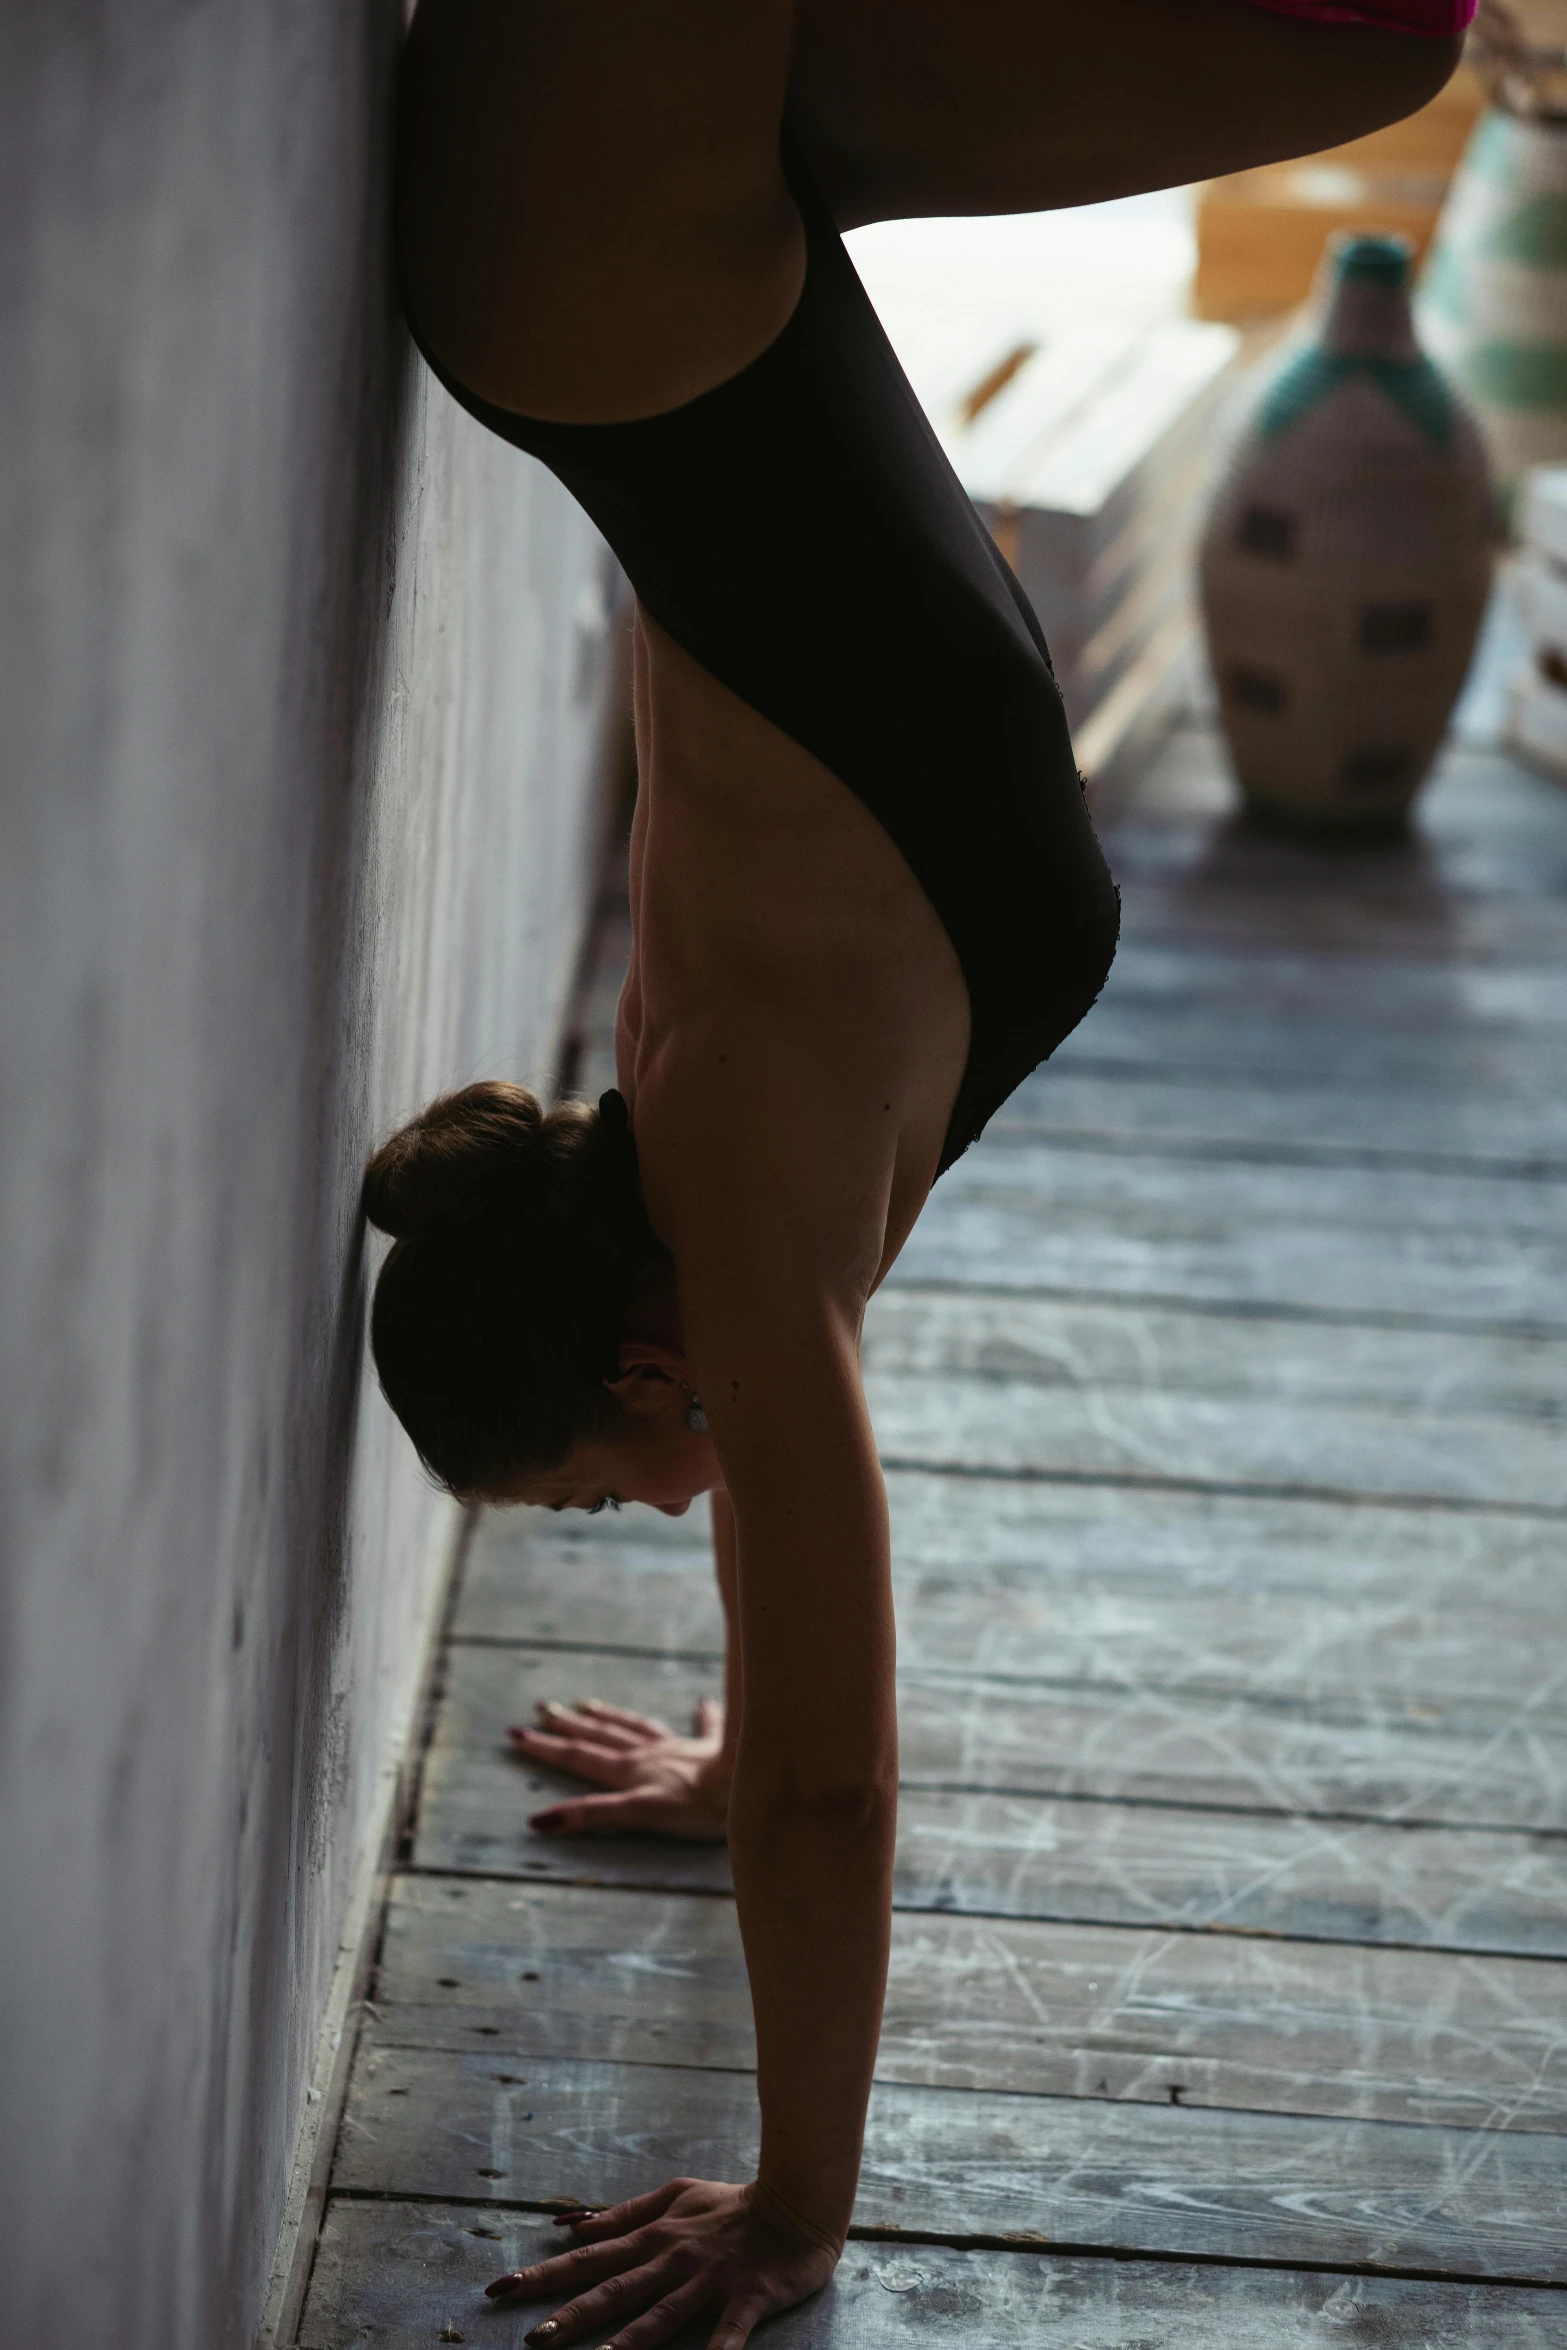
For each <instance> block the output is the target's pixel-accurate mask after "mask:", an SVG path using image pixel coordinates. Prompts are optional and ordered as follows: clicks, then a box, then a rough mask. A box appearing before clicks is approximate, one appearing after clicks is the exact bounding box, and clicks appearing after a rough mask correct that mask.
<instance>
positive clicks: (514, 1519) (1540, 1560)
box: [456, 1350, 1562, 1690]
mask: <svg viewBox="0 0 1567 2350" xmlns="http://www.w3.org/2000/svg"><path fill="white" fill-rule="evenodd" d="M1433 1351H1435V1350H1433ZM887 1495H888V1502H889V1505H890V1509H891V1516H892V1547H893V1571H894V1574H895V1575H896V1576H897V1578H898V1585H897V1596H898V1612H899V1626H898V1634H899V1655H900V1657H901V1658H902V1660H903V1661H904V1662H905V1663H906V1664H910V1665H917V1666H936V1665H945V1666H948V1667H950V1668H952V1669H953V1670H956V1671H974V1672H984V1671H987V1670H995V1671H998V1672H1001V1671H1006V1670H1007V1669H1008V1668H1009V1667H1014V1668H1016V1667H1018V1666H1019V1662H1020V1660H1021V1669H1023V1670H1029V1669H1032V1670H1036V1671H1041V1672H1043V1671H1048V1672H1050V1673H1051V1675H1052V1677H1059V1675H1060V1673H1061V1670H1062V1664H1061V1656H1060V1652H1059V1650H1058V1648H1057V1646H1056V1643H1057V1642H1059V1641H1065V1642H1067V1643H1070V1642H1071V1641H1072V1640H1073V1639H1074V1638H1075V1636H1076V1635H1075V1631H1074V1627H1075V1625H1076V1623H1077V1622H1078V1621H1079V1611H1080V1610H1084V1609H1090V1610H1091V1609H1093V1608H1095V1607H1098V1606H1105V1607H1108V1608H1110V1609H1113V1610H1115V1611H1116V1613H1117V1616H1118V1619H1119V1630H1120V1634H1121V1636H1122V1637H1123V1638H1124V1637H1130V1636H1132V1635H1133V1633H1134V1632H1135V1631H1136V1630H1137V1629H1138V1628H1139V1627H1148V1626H1151V1625H1156V1624H1157V1623H1159V1622H1160V1621H1161V1620H1162V1610H1163V1608H1164V1606H1165V1605H1166V1604H1168V1605H1169V1606H1171V1607H1173V1608H1176V1609H1179V1608H1181V1607H1183V1606H1184V1605H1185V1604H1186V1603H1187V1602H1188V1601H1194V1602H1195V1601H1198V1600H1204V1599H1219V1600H1222V1601H1223V1602H1224V1604H1225V1607H1226V1610H1227V1612H1228V1615H1229V1617H1230V1619H1231V1621H1232V1622H1234V1623H1236V1624H1237V1625H1239V1626H1241V1627H1242V1628H1241V1629H1239V1630H1238V1631H1237V1632H1236V1634H1235V1637H1236V1638H1237V1639H1239V1640H1240V1641H1242V1642H1247V1641H1249V1640H1251V1639H1252V1638H1253V1637H1254V1634H1253V1632H1252V1631H1251V1629H1249V1627H1251V1626H1254V1625H1255V1626H1259V1627H1260V1636H1261V1637H1266V1636H1267V1635H1268V1632H1269V1628H1270V1627H1272V1626H1275V1625H1277V1624H1278V1623H1279V1622H1280V1621H1281V1620H1282V1619H1281V1617H1280V1614H1279V1612H1278V1611H1280V1610H1281V1609H1282V1610H1288V1609H1289V1608H1291V1607H1293V1606H1299V1607H1302V1608H1309V1609H1310V1610H1311V1611H1312V1612H1313V1614H1314V1616H1315V1620H1316V1622H1317V1624H1318V1626H1319V1628H1320V1637H1321V1639H1322V1641H1323V1644H1324V1653H1326V1654H1327V1655H1328V1656H1329V1657H1330V1669H1331V1670H1332V1672H1333V1673H1334V1674H1335V1676H1337V1675H1339V1674H1341V1672H1342V1670H1343V1669H1344V1666H1345V1665H1346V1664H1347V1662H1348V1658H1347V1657H1340V1656H1337V1655H1334V1654H1333V1650H1334V1647H1335V1644H1336V1643H1337V1642H1338V1640H1339V1638H1340V1636H1339V1634H1338V1632H1337V1630H1336V1629H1335V1627H1336V1625H1337V1624H1338V1622H1339V1621H1340V1620H1341V1618H1345V1619H1347V1620H1345V1629H1344V1633H1343V1639H1344V1641H1345V1642H1346V1643H1350V1644H1353V1645H1354V1646H1355V1647H1357V1648H1360V1649H1362V1650H1364V1649H1365V1648H1366V1646H1367V1645H1368V1644H1372V1645H1373V1646H1374V1647H1375V1648H1377V1649H1378V1650H1380V1651H1381V1656H1380V1661H1379V1667H1378V1669H1379V1671H1381V1672H1384V1673H1387V1674H1388V1675H1389V1677H1388V1678H1387V1679H1386V1680H1384V1681H1382V1682H1381V1683H1380V1684H1379V1685H1380V1686H1384V1687H1387V1688H1389V1689H1391V1688H1394V1687H1398V1688H1401V1689H1406V1690H1407V1689H1409V1688H1411V1687H1412V1683H1411V1681H1410V1679H1409V1677H1408V1676H1407V1675H1406V1674H1405V1673H1404V1671H1403V1669H1402V1667H1395V1665H1394V1660H1396V1659H1397V1657H1398V1656H1399V1655H1400V1654H1401V1653H1402V1651H1403V1649H1404V1646H1405V1644H1406V1643H1407V1642H1408V1641H1410V1640H1411V1639H1416V1638H1422V1637H1424V1638H1427V1639H1429V1638H1430V1637H1431V1636H1432V1634H1433V1633H1435V1632H1437V1631H1438V1630H1439V1629H1440V1626H1441V1625H1442V1624H1443V1623H1457V1624H1458V1625H1459V1626H1460V1637H1462V1638H1463V1639H1464V1640H1465V1641H1466V1643H1469V1644H1470V1645H1472V1644H1473V1638H1474V1634H1475V1633H1476V1632H1477V1631H1478V1630H1479V1628H1480V1627H1481V1626H1482V1625H1483V1624H1487V1623H1489V1624H1498V1625H1506V1624H1509V1623H1516V1624H1517V1625H1518V1626H1519V1627H1520V1629H1519V1634H1518V1637H1519V1638H1520V1640H1522V1641H1527V1642H1531V1643H1534V1642H1539V1641H1540V1640H1542V1638H1543V1639H1544V1640H1545V1643H1546V1645H1547V1646H1548V1645H1549V1644H1550V1639H1551V1638H1552V1637H1553V1636H1554V1627H1555V1626H1556V1625H1557V1624H1558V1623H1559V1620H1560V1618H1559V1613H1558V1611H1559V1608H1560V1604H1561V1583H1562V1575H1561V1557H1562V1540H1561V1533H1560V1529H1559V1528H1558V1527H1557V1526H1556V1525H1555V1524H1552V1523H1533V1522H1530V1521H1529V1520H1526V1519H1524V1520H1520V1519H1518V1518H1510V1517H1507V1516H1503V1515H1497V1514H1490V1513H1487V1512H1483V1511H1477V1512H1465V1513H1455V1512H1440V1513H1437V1512H1431V1511H1427V1510H1418V1509H1415V1510H1407V1509H1364V1508H1359V1507H1355V1506H1353V1505H1350V1504H1346V1503H1341V1502H1338V1501H1333V1500H1321V1499H1316V1498H1313V1499H1310V1500H1286V1501H1275V1500H1272V1499H1269V1498H1266V1497H1261V1498H1259V1497H1255V1496H1252V1495H1247V1494H1231V1493H1222V1492H1221V1493H1200V1492H1199V1493H1186V1492H1180V1491H1169V1492H1157V1493H1149V1492H1143V1491H1140V1490H1138V1489H1136V1488H1135V1487H1134V1488H1131V1489H1126V1488H1122V1487H1118V1486H1116V1485H1113V1484H1111V1485H1086V1486H1085V1485H1050V1484H1032V1483H1013V1482H1010V1481H1008V1480H1006V1479H1000V1480H996V1481H989V1480H987V1481H985V1482H984V1483H983V1484H980V1485H976V1484H975V1483H974V1482H973V1481H972V1480H969V1479H966V1478H958V1477H949V1476H942V1475H935V1474H931V1473H930V1472H928V1471H923V1470H918V1469H894V1470H893V1471H892V1472H891V1473H890V1474H889V1475H888V1478H887ZM456 1621H457V1630H458V1632H459V1635H461V1636H468V1637H477V1638H490V1639H503V1640H504V1639H511V1640H550V1641H554V1642H557V1643H560V1644H563V1645H565V1646H568V1647H570V1646H578V1647H598V1646H603V1647H615V1646H620V1647H627V1648H643V1649H648V1650H654V1651H657V1650H663V1649H671V1650H680V1649H686V1650H700V1651H702V1652H704V1653H717V1651H718V1648H719V1646H720V1643H721V1637H722V1635H721V1624H720V1618H719V1615H718V1611H717V1602H716V1598H715V1595H714V1590H713V1578H712V1546H711V1538H710V1535H709V1531H708V1525H707V1513H706V1511H705V1510H704V1509H702V1508H701V1506H700V1505H698V1507H697V1508H695V1509H693V1510H692V1511H691V1512H690V1514H689V1515H688V1516H687V1517H685V1518H666V1517H663V1516H661V1515H660V1514H659V1513H658V1512H657V1511H656V1510H647V1509H639V1508H635V1507H632V1508H628V1509H626V1510H624V1511H621V1512H619V1513H617V1514H614V1515H605V1516H602V1517H598V1518H587V1517H582V1516H579V1515H576V1514H572V1515H565V1514H563V1515H562V1516H560V1517H555V1516H553V1515H552V1514H551V1513H549V1512H547V1511H539V1510H535V1511H527V1510H506V1511H492V1512H489V1513H487V1515H486V1516H485V1518H484V1519H483V1520H482V1522H481V1524H480V1528H479V1532H478V1537H477V1539H476V1541H475V1542H474V1545H473V1548H472V1550H471V1552H470V1553H469V1558H468V1564H467V1570H466V1574H465V1578H464V1583H463V1589H462V1593H461V1596H460V1601H459V1606H458V1613H457V1619H456ZM677 1635H678V1636H677ZM1170 1638H1171V1640H1172V1642H1173V1643H1174V1644H1175V1645H1176V1646H1177V1647H1184V1646H1185V1645H1186V1639H1187V1635H1186V1633H1185V1631H1184V1629H1183V1628H1181V1625H1180V1620H1179V1618H1177V1619H1176V1628H1175V1629H1174V1630H1173V1631H1172V1633H1171V1635H1170ZM1046 1644H1048V1645H1046ZM1272 1645H1273V1647H1274V1649H1275V1650H1277V1649H1278V1648H1279V1647H1280V1646H1283V1647H1286V1648H1288V1647H1291V1646H1292V1645H1293V1643H1291V1642H1290V1641H1289V1639H1288V1637H1287V1636H1286V1637H1285V1638H1284V1639H1283V1640H1282V1641H1281V1640H1280V1639H1279V1638H1278V1637H1277V1636H1275V1637H1274V1638H1273V1642H1272ZM1522 1653H1523V1652H1522V1649H1520V1650H1519V1655H1520V1657H1521V1656H1522ZM1257 1656H1258V1661H1260V1658H1261V1649H1260V1644H1259V1646H1258V1649H1257ZM1390 1668H1392V1669H1391V1670H1390ZM1136 1670H1138V1671H1141V1670H1142V1667H1141V1665H1140V1664H1139V1665H1138V1666H1137V1668H1136Z"/></svg>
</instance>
